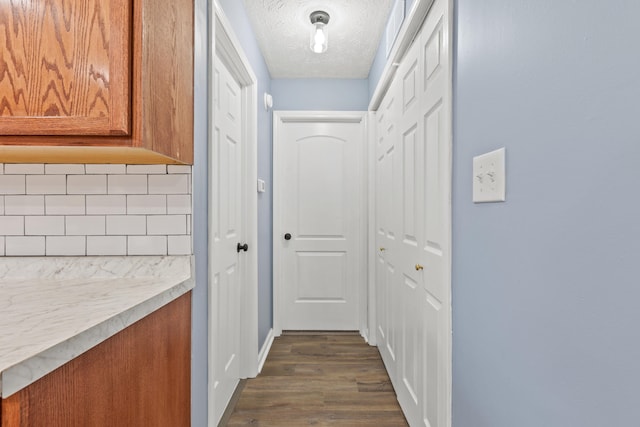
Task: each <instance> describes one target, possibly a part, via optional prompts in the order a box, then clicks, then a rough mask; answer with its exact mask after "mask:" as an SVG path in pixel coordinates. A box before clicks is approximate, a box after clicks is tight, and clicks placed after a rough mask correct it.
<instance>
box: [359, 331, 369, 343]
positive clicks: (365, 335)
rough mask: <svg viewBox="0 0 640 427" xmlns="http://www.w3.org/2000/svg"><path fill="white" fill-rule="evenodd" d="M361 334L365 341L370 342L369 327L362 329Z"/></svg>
mask: <svg viewBox="0 0 640 427" xmlns="http://www.w3.org/2000/svg"><path fill="white" fill-rule="evenodd" d="M360 336H361V337H362V338H364V341H365V342H366V343H367V344H369V330H368V329H361V330H360Z"/></svg>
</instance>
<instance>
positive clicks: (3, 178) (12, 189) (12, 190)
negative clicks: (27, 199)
mask: <svg viewBox="0 0 640 427" xmlns="http://www.w3.org/2000/svg"><path fill="white" fill-rule="evenodd" d="M25 182H26V178H25V176H24V175H0V194H26V184H25Z"/></svg>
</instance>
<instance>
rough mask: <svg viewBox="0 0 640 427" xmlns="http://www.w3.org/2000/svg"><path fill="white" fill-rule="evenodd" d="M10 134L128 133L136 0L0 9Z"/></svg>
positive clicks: (5, 118)
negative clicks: (131, 47) (132, 0)
mask: <svg viewBox="0 0 640 427" xmlns="http://www.w3.org/2000/svg"><path fill="white" fill-rule="evenodd" d="M0 27H3V28H2V29H3V31H2V32H1V33H0V39H1V41H2V46H3V49H2V53H1V55H2V60H1V65H0V67H2V72H1V73H0V94H1V96H0V116H1V117H2V133H3V134H6V135H128V134H129V133H130V126H129V117H130V108H129V103H130V101H129V99H130V95H131V94H130V78H129V74H130V68H131V64H130V63H131V55H130V46H131V7H130V4H129V0H83V1H68V0H48V1H8V2H2V4H1V5H0Z"/></svg>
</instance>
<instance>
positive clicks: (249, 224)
mask: <svg viewBox="0 0 640 427" xmlns="http://www.w3.org/2000/svg"><path fill="white" fill-rule="evenodd" d="M209 22H210V26H211V27H210V32H209V37H208V39H209V46H210V48H209V52H208V55H209V67H208V69H209V93H208V106H209V129H208V141H209V146H210V143H211V141H213V131H214V123H215V122H214V116H213V115H214V112H215V109H214V108H213V99H214V92H213V91H214V86H215V85H214V84H213V78H212V75H213V70H214V69H215V63H216V61H218V60H219V59H218V56H220V58H223V60H224V63H225V66H226V67H227V68H228V69H229V71H230V72H231V74H232V75H233V77H234V78H235V79H237V81H238V82H239V83H240V85H241V86H242V103H243V107H242V123H243V130H242V138H243V140H244V153H243V156H244V159H243V162H242V176H243V177H244V180H243V184H242V185H243V193H244V194H243V195H244V200H243V202H242V203H243V206H244V207H245V209H244V211H243V212H242V227H243V230H244V232H243V234H244V241H246V242H247V244H248V245H249V251H248V252H246V253H245V254H243V255H242V258H243V260H242V263H241V264H242V268H241V271H240V282H241V286H242V290H241V292H240V294H241V301H242V307H241V308H240V310H241V312H240V331H241V333H240V348H239V351H240V377H241V378H252V377H255V376H256V375H257V374H258V362H259V361H258V251H257V246H258V198H257V195H256V182H257V179H258V161H257V134H258V80H257V78H256V75H255V73H254V72H253V69H252V68H251V63H250V62H249V60H248V58H247V57H246V55H245V54H244V52H243V50H242V46H241V44H240V42H239V40H238V38H237V37H236V35H235V34H234V33H233V30H232V27H231V24H230V23H229V21H228V20H227V18H226V16H225V15H224V13H223V11H222V8H221V7H220V5H219V4H218V1H217V0H214V2H213V5H212V7H210V8H209ZM211 162H212V153H211V152H210V151H209V159H208V169H209V177H208V182H209V185H211V183H212V174H211V167H210V165H211ZM211 204H212V201H211V199H209V206H208V211H209V212H208V218H209V220H208V224H209V232H208V236H209V237H208V238H209V243H208V245H209V251H211V242H212V237H213V236H212V233H211V230H212V227H211V224H212V214H213V212H214V210H213V209H212V206H211ZM209 265H211V264H209ZM209 277H211V274H210V272H209ZM213 295H214V293H213V292H212V290H211V289H209V290H208V298H209V300H208V328H207V329H208V396H209V399H211V397H212V396H213V380H214V378H213V374H214V366H215V364H214V349H215V346H216V343H215V342H213V341H214V330H213V328H212V327H211V325H212V324H213V320H214V319H215V313H214V312H213V310H214V307H215V304H214V303H213V301H212V298H213ZM208 407H209V410H208V425H209V426H210V427H213V426H215V425H216V424H217V423H216V420H214V419H213V418H214V411H213V402H211V401H209V405H208Z"/></svg>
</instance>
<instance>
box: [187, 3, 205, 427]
mask: <svg viewBox="0 0 640 427" xmlns="http://www.w3.org/2000/svg"><path fill="white" fill-rule="evenodd" d="M207 3H208V2H207V0H196V1H195V31H194V43H195V50H194V92H193V93H194V156H193V157H194V164H193V174H192V178H193V228H194V232H193V253H194V257H195V277H196V286H195V288H194V289H193V298H192V307H191V309H192V311H191V313H192V320H191V425H192V426H194V427H200V426H206V425H207V373H208V350H207V348H208V347H207V342H208V338H207V337H208V334H207V331H208V328H207V326H208V320H207V318H208V309H207V300H208V291H207V271H208V266H207V260H208V251H207V233H206V232H201V231H202V230H207V226H208V216H207V121H208V114H209V113H208V109H207V93H208V85H207V78H208V73H207V55H208V52H207V50H208V46H207V31H208V11H207Z"/></svg>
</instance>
